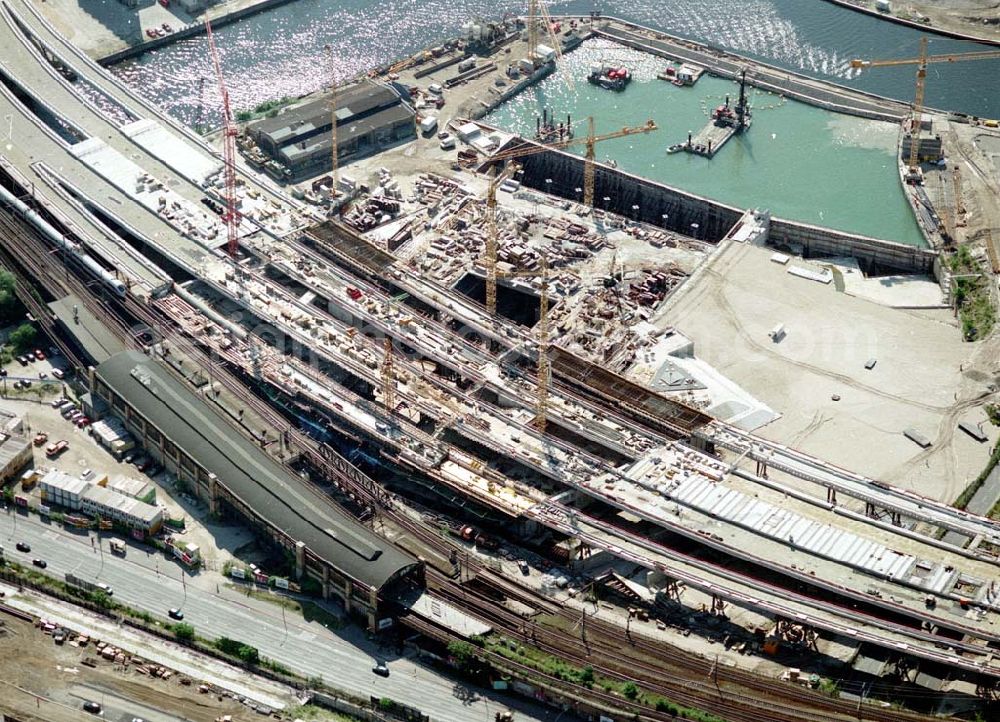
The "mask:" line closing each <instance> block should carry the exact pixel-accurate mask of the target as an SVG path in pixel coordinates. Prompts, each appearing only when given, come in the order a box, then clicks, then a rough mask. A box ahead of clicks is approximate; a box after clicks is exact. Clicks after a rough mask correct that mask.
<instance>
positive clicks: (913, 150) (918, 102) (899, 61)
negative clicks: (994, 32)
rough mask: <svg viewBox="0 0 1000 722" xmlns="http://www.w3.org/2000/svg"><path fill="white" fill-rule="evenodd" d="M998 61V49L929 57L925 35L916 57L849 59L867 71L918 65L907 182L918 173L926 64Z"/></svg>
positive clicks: (922, 37) (999, 55)
mask: <svg viewBox="0 0 1000 722" xmlns="http://www.w3.org/2000/svg"><path fill="white" fill-rule="evenodd" d="M995 58H1000V50H980V51H976V52H972V53H956V54H951V55H928V54H927V36H926V35H925V36H921V38H920V55H919V57H916V58H891V59H888V60H861V59H858V58H855V59H854V60H851V67H852V68H858V69H861V70H864V69H866V68H887V67H892V66H897V65H916V66H917V87H916V92H915V93H914V97H913V110H912V115H911V117H910V153H909V157H908V158H907V168H908V179H909V180H914V181H917V182H919V180H920V172H919V168H918V164H919V161H920V116H921V115H922V114H923V110H924V90H925V88H926V85H927V65H928V64H929V63H960V62H966V61H969V60H991V59H995Z"/></svg>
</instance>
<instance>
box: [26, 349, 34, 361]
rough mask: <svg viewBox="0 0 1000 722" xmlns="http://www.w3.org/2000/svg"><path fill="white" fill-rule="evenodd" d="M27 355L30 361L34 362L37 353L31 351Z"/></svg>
mask: <svg viewBox="0 0 1000 722" xmlns="http://www.w3.org/2000/svg"><path fill="white" fill-rule="evenodd" d="M25 355H26V356H27V357H28V361H34V360H35V352H34V351H29V352H28V353H27V354H25Z"/></svg>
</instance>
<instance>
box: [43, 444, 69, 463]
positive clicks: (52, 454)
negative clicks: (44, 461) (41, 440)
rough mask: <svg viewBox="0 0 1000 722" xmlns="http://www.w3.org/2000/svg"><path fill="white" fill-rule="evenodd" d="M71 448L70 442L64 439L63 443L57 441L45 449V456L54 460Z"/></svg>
mask: <svg viewBox="0 0 1000 722" xmlns="http://www.w3.org/2000/svg"><path fill="white" fill-rule="evenodd" d="M68 448H69V442H68V441H66V440H65V439H63V440H62V441H56V442H55V443H52V444H49V445H48V446H47V447H45V456H46V457H48V458H50V459H54V458H56V457H57V456H59V454H61V453H62V452H64V451H66V449H68Z"/></svg>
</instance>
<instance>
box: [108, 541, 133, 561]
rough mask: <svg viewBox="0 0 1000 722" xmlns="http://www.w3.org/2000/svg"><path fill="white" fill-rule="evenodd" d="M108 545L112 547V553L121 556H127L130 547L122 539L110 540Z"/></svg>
mask: <svg viewBox="0 0 1000 722" xmlns="http://www.w3.org/2000/svg"><path fill="white" fill-rule="evenodd" d="M108 546H109V547H111V553H112V554H117V555H118V556H120V557H123V556H125V550H126V549H128V547H126V546H125V542H123V541H122V540H121V539H110V540H108Z"/></svg>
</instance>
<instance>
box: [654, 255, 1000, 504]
mask: <svg viewBox="0 0 1000 722" xmlns="http://www.w3.org/2000/svg"><path fill="white" fill-rule="evenodd" d="M771 255H772V251H770V250H767V249H761V248H756V247H748V246H743V245H737V246H730V247H728V248H727V249H725V250H723V251H722V252H721V253H720V254H719V255H718V256H717V257H715V258H714V259H713V261H712V262H711V265H710V266H709V267H707V268H706V269H705V272H704V273H703V274H702V275H701V277H700V278H699V279H697V282H696V283H694V284H688V287H686V289H682V291H683V292H682V293H681V294H680V295H679V296H678V297H677V298H676V300H675V302H674V303H673V304H671V305H670V306H669V307H668V309H667V311H666V313H665V315H664V317H662V318H661V319H660V323H661V324H663V325H676V326H677V327H678V328H679V329H680V330H681V331H682V332H683V333H685V334H686V335H687V336H689V337H690V338H692V339H693V340H694V342H695V354H696V355H697V356H699V357H700V358H702V359H704V360H705V361H707V362H708V363H710V364H712V365H713V366H715V367H716V368H718V369H719V370H720V371H721V372H722V373H724V374H726V375H727V376H729V377H730V378H731V379H733V380H734V381H736V382H737V383H739V384H741V385H742V386H743V387H744V388H746V389H747V390H748V391H749V392H750V393H752V394H753V395H754V396H756V397H757V398H759V399H761V400H762V401H764V402H765V403H767V404H768V405H770V406H771V407H772V408H773V409H775V410H776V411H779V412H781V413H782V414H783V416H782V417H781V418H780V419H778V420H777V421H774V422H773V423H771V424H769V425H767V426H765V427H763V428H762V429H759V430H758V433H760V434H762V435H763V436H764V437H766V438H770V439H774V440H776V441H780V442H782V443H787V444H789V445H791V446H793V447H795V448H799V449H801V450H802V451H805V452H807V453H811V454H814V455H816V456H818V457H819V458H822V459H826V460H829V461H831V462H833V463H835V464H838V465H841V466H844V467H846V468H848V469H852V470H855V471H858V472H861V473H865V474H868V475H872V476H876V477H879V478H882V479H884V480H885V481H888V482H892V483H894V484H897V485H899V486H902V487H904V488H911V489H914V490H917V491H920V492H921V493H924V494H927V495H929V496H932V497H935V498H939V499H943V500H949V501H950V500H951V499H953V498H954V497H955V496H956V495H957V494H958V493H959V492H960V491H961V490H962V488H964V486H965V485H966V483H967V481H968V480H969V479H971V478H974V477H975V476H976V475H977V474H978V473H979V471H980V470H981V469H982V467H983V465H984V464H985V462H986V460H987V456H988V445H987V444H979V443H977V442H975V441H973V440H972V439H971V438H970V437H968V436H967V435H966V434H964V433H961V432H959V433H955V432H956V424H957V423H958V421H960V420H971V421H973V422H981V421H984V420H985V413H984V412H983V410H982V408H981V405H982V403H983V402H984V398H985V397H989V396H995V393H993V392H992V390H991V386H992V389H995V388H996V387H997V384H998V382H1000V367H998V362H997V353H996V347H997V341H996V340H995V339H994V340H992V341H987V342H983V343H977V344H967V343H963V342H962V341H961V337H960V334H959V331H958V329H957V328H956V327H955V321H954V319H953V318H952V316H951V313H950V312H949V311H947V310H921V311H910V310H903V309H893V308H890V307H888V306H885V305H881V304H876V303H872V302H870V301H867V300H864V299H861V298H857V297H853V296H851V295H848V294H845V293H841V292H838V291H837V290H836V288H835V284H833V283H830V284H826V285H824V284H820V283H817V282H814V281H808V280H805V279H802V278H796V277H794V276H791V275H789V274H788V273H787V271H786V267H785V266H780V265H778V264H777V263H773V262H772V261H771V260H770V257H771ZM794 263H795V264H796V265H806V266H808V265H810V264H808V263H807V262H804V261H800V260H795V261H794ZM816 268H819V266H816ZM778 323H783V324H784V325H785V328H786V330H787V335H786V337H785V338H784V339H783V340H782V341H781V342H780V343H773V342H772V341H771V340H770V339H769V338H768V335H767V334H768V331H769V330H770V329H771V328H773V327H774V326H775V325H777V324H778ZM871 358H875V359H877V365H876V366H875V368H874V369H872V370H870V371H868V370H865V368H864V365H865V362H866V361H867V360H868V359H871ZM835 394H836V395H839V396H840V400H839V401H834V400H833V399H832V397H833V396H834V395H835ZM910 427H912V428H915V429H916V430H918V431H920V432H921V433H923V434H924V435H925V436H927V437H928V438H929V439H931V440H932V442H933V444H932V446H931V447H930V448H929V449H926V450H921V449H920V448H919V447H918V446H916V445H915V444H914V443H913V442H912V441H910V440H908V439H907V438H906V437H905V436H903V433H902V432H903V430H904V429H906V428H910ZM984 429H985V430H986V431H987V433H988V434H990V435H992V436H995V435H996V431H995V429H993V428H992V427H989V424H984Z"/></svg>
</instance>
